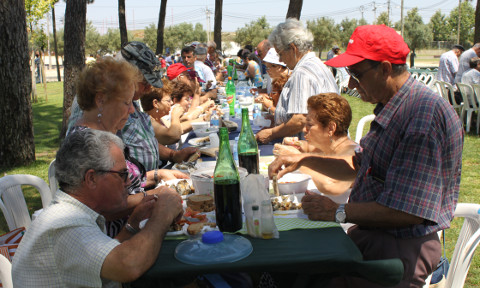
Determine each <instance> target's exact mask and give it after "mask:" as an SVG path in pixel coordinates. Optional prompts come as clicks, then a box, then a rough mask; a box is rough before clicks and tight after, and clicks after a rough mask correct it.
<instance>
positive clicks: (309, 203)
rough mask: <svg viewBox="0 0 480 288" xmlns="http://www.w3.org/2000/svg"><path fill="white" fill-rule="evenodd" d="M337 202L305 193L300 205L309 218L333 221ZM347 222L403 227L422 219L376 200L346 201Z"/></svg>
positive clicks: (372, 225) (370, 225) (373, 225)
mask: <svg viewBox="0 0 480 288" xmlns="http://www.w3.org/2000/svg"><path fill="white" fill-rule="evenodd" d="M338 206H339V205H338V204H336V203H335V202H333V201H332V200H330V199H329V198H327V197H325V196H320V195H305V196H304V197H303V199H302V207H303V211H304V213H305V214H307V215H308V218H309V219H310V220H316V221H335V212H336V211H337V208H338ZM345 213H346V214H347V219H346V221H347V222H350V223H355V224H358V225H362V226H367V227H405V226H410V225H415V224H420V223H422V222H423V219H422V218H420V217H417V216H414V215H411V214H407V213H405V212H402V211H399V210H395V209H391V208H388V207H386V206H383V205H380V204H378V203H376V202H362V203H348V204H346V205H345Z"/></svg>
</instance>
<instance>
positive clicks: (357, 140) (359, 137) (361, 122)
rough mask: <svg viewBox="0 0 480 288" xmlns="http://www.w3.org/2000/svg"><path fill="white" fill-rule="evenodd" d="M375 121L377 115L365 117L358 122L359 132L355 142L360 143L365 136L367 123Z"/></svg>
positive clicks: (356, 133)
mask: <svg viewBox="0 0 480 288" xmlns="http://www.w3.org/2000/svg"><path fill="white" fill-rule="evenodd" d="M373 119H375V114H370V115H367V116H364V117H362V119H360V121H358V124H357V131H356V132H355V142H357V143H360V139H362V136H363V127H364V126H365V124H366V123H367V122H371V121H373Z"/></svg>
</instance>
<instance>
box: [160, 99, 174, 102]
mask: <svg viewBox="0 0 480 288" xmlns="http://www.w3.org/2000/svg"><path fill="white" fill-rule="evenodd" d="M160 102H165V103H173V100H172V99H163V100H162V101H160Z"/></svg>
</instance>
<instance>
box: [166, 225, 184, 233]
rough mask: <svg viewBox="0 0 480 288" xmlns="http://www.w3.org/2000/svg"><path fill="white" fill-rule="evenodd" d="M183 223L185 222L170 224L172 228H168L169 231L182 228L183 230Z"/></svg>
mask: <svg viewBox="0 0 480 288" xmlns="http://www.w3.org/2000/svg"><path fill="white" fill-rule="evenodd" d="M183 225H185V223H173V224H172V225H170V228H169V229H168V232H176V231H180V230H182V228H183Z"/></svg>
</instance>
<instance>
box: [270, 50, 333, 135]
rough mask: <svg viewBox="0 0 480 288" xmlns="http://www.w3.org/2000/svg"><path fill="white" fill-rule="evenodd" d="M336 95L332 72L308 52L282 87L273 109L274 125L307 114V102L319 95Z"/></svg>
mask: <svg viewBox="0 0 480 288" xmlns="http://www.w3.org/2000/svg"><path fill="white" fill-rule="evenodd" d="M328 92H333V93H338V87H337V84H336V82H335V79H334V78H333V75H332V72H330V70H329V69H328V68H327V66H325V64H323V63H322V61H320V59H318V57H316V56H315V53H313V52H309V53H307V54H306V55H305V56H303V57H302V59H300V61H298V63H297V65H296V66H295V68H294V69H293V72H292V75H291V76H290V78H289V79H288V81H287V83H285V86H283V90H282V93H281V94H280V99H279V101H278V103H277V106H276V109H275V125H277V126H278V125H280V124H282V123H286V122H288V120H290V118H291V117H292V116H293V114H307V113H308V110H307V100H308V98H310V96H313V95H317V94H319V93H328Z"/></svg>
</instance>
